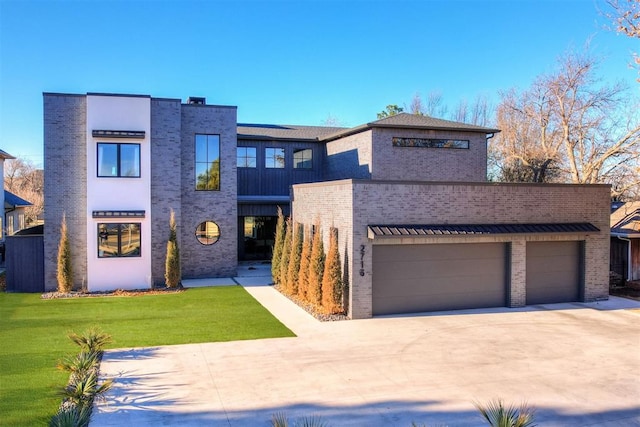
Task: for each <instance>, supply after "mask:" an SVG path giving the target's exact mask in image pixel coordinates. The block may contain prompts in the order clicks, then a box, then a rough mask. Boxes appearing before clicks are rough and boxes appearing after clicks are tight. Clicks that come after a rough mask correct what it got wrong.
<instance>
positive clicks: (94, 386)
mask: <svg viewBox="0 0 640 427" xmlns="http://www.w3.org/2000/svg"><path fill="white" fill-rule="evenodd" d="M112 384H113V380H111V379H108V380H105V381H103V382H102V384H100V385H98V374H97V372H96V370H92V371H90V372H89V373H88V374H87V375H85V376H83V377H78V378H73V379H72V380H70V381H69V384H68V385H67V386H66V387H65V388H64V389H62V396H63V397H64V398H65V399H66V400H68V401H70V402H72V403H74V404H76V405H77V406H78V407H79V408H81V409H82V408H83V407H91V404H92V403H93V399H94V398H96V397H100V396H102V395H103V394H104V393H106V392H107V391H108V390H109V389H110V388H111V385H112Z"/></svg>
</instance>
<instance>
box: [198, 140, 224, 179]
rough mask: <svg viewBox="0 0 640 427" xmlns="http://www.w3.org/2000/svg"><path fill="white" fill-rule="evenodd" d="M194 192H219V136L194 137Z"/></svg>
mask: <svg viewBox="0 0 640 427" xmlns="http://www.w3.org/2000/svg"><path fill="white" fill-rule="evenodd" d="M196 190H208V191H218V190H220V135H199V134H198V135H196Z"/></svg>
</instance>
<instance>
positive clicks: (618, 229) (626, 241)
mask: <svg viewBox="0 0 640 427" xmlns="http://www.w3.org/2000/svg"><path fill="white" fill-rule="evenodd" d="M610 269H611V271H613V272H615V273H617V274H619V275H620V276H622V278H624V280H627V281H633V280H640V202H626V203H624V202H617V203H614V204H613V206H612V212H611V261H610Z"/></svg>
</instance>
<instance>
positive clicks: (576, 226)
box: [367, 222, 600, 239]
mask: <svg viewBox="0 0 640 427" xmlns="http://www.w3.org/2000/svg"><path fill="white" fill-rule="evenodd" d="M367 231H368V237H369V239H385V238H398V237H402V238H406V237H436V236H486V235H505V234H567V233H580V234H590V233H597V232H599V231H600V229H599V228H598V227H596V226H595V225H593V224H591V223H588V222H577V223H551V224H436V225H431V224H429V225H422V224H411V225H369V226H368V230H367Z"/></svg>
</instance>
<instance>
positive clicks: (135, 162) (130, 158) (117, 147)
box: [98, 142, 140, 178]
mask: <svg viewBox="0 0 640 427" xmlns="http://www.w3.org/2000/svg"><path fill="white" fill-rule="evenodd" d="M98 177H102V178H107V177H115V178H117V177H127V178H140V144H118V143H105V142H101V143H98Z"/></svg>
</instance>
